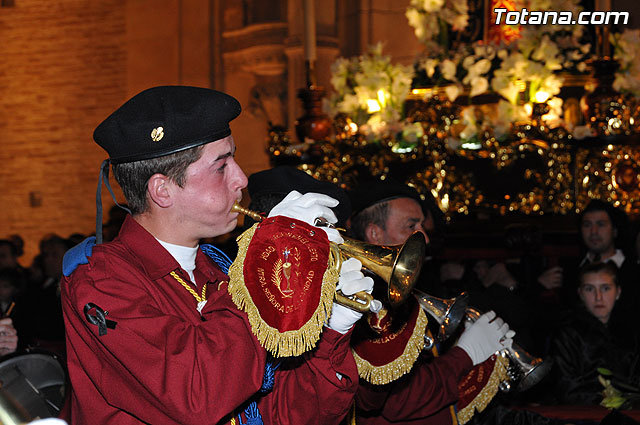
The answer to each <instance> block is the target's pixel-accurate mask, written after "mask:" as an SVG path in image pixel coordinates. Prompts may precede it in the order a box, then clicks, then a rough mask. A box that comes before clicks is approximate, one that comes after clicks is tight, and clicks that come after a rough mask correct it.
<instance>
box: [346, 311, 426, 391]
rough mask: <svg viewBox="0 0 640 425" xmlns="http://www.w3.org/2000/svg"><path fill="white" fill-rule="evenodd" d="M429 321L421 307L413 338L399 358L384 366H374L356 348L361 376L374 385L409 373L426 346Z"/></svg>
mask: <svg viewBox="0 0 640 425" xmlns="http://www.w3.org/2000/svg"><path fill="white" fill-rule="evenodd" d="M427 323H428V319H427V315H426V314H425V313H424V311H423V310H422V309H421V308H420V309H419V311H418V318H417V319H416V325H415V327H414V329H413V334H412V335H411V338H409V341H408V342H407V346H406V347H405V348H404V352H403V353H402V354H401V355H400V356H399V357H398V358H396V359H395V360H393V361H392V362H390V363H387V364H386V365H384V366H374V365H372V364H371V363H369V362H368V361H367V360H365V359H363V358H362V357H360V356H359V355H358V354H357V353H356V351H355V350H352V352H353V357H354V358H355V360H356V365H357V366H358V375H359V376H360V378H362V379H364V380H365V381H367V382H370V383H372V384H374V385H385V384H388V383H390V382H393V381H395V380H396V379H398V378H400V377H401V376H402V375H404V374H406V373H409V371H410V370H411V368H412V367H413V365H414V363H415V362H416V360H417V359H418V356H419V355H420V352H421V351H422V348H423V347H424V335H425V332H426V330H427Z"/></svg>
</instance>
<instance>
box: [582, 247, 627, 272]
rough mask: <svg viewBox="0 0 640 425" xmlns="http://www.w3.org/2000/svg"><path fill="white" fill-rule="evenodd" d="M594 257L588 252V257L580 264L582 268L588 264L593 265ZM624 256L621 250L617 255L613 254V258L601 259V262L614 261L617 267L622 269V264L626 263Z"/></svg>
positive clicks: (617, 251)
mask: <svg viewBox="0 0 640 425" xmlns="http://www.w3.org/2000/svg"><path fill="white" fill-rule="evenodd" d="M593 257H594V255H593V254H592V253H591V252H587V255H585V256H584V258H583V259H582V261H581V262H580V267H582V266H584V265H585V264H586V263H591V262H593ZM624 259H625V257H624V254H623V253H622V250H620V249H616V252H615V254H613V255H612V256H611V257H608V258H601V259H600V261H609V260H611V261H613V262H614V263H615V264H616V266H617V267H618V268H620V267H622V263H624Z"/></svg>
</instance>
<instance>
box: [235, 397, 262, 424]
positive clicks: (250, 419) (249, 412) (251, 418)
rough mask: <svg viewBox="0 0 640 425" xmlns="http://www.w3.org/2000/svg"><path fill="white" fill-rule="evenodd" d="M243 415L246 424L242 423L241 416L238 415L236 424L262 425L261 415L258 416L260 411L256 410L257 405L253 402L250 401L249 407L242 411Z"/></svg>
mask: <svg viewBox="0 0 640 425" xmlns="http://www.w3.org/2000/svg"><path fill="white" fill-rule="evenodd" d="M244 415H245V416H246V418H247V422H244V423H243V422H242V418H241V415H238V422H239V423H240V425H263V424H264V422H262V415H261V414H260V410H258V404H257V403H256V402H255V401H252V402H251V404H249V407H247V409H246V410H245V411H244Z"/></svg>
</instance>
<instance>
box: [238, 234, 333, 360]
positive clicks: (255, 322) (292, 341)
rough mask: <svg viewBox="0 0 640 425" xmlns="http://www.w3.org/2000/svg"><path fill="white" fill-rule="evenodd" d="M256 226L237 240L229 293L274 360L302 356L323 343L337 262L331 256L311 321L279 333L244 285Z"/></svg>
mask: <svg viewBox="0 0 640 425" xmlns="http://www.w3.org/2000/svg"><path fill="white" fill-rule="evenodd" d="M257 226H258V223H256V224H254V225H253V227H251V228H250V229H248V230H247V231H245V232H244V233H243V234H241V235H240V236H239V237H238V239H237V242H238V256H237V257H236V259H235V261H234V262H233V264H232V265H231V267H230V268H229V285H228V287H227V290H228V292H229V294H230V295H231V299H232V300H233V302H234V304H235V305H236V306H237V307H238V308H239V309H240V310H242V311H244V312H245V313H247V316H248V317H249V324H250V325H251V331H252V332H253V334H254V335H255V336H256V338H257V339H258V341H259V342H260V345H262V346H263V347H264V348H265V349H266V350H267V351H269V352H270V353H271V354H272V355H273V356H274V357H290V356H299V355H301V354H303V353H305V352H307V351H309V350H311V349H312V348H314V347H315V345H316V343H317V342H318V339H320V334H321V333H322V328H323V326H324V324H325V322H326V321H327V319H328V317H329V316H330V315H331V307H332V304H333V298H334V296H335V293H336V282H338V271H337V269H336V267H335V258H334V257H333V256H329V261H328V263H329V264H328V265H327V269H326V271H325V273H324V275H323V277H322V289H321V294H320V302H319V303H318V307H317V308H316V310H315V311H314V312H313V314H312V315H311V318H310V319H309V321H307V323H305V324H304V325H303V326H302V327H301V328H300V329H298V330H295V331H285V332H280V331H279V330H278V329H276V328H274V327H272V326H270V325H268V324H267V323H266V322H265V321H264V320H263V319H262V317H260V312H259V311H258V308H257V307H256V305H255V304H254V302H253V300H252V299H251V295H250V294H249V290H248V289H247V287H246V285H245V284H244V273H243V269H244V259H245V257H246V256H247V250H248V249H249V244H250V243H251V240H252V239H253V235H254V233H255V231H256V227H257Z"/></svg>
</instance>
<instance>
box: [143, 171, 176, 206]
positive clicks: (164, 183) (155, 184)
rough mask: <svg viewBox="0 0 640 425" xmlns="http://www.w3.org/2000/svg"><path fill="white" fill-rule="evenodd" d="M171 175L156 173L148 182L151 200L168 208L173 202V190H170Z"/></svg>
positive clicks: (148, 192)
mask: <svg viewBox="0 0 640 425" xmlns="http://www.w3.org/2000/svg"><path fill="white" fill-rule="evenodd" d="M170 184H171V182H170V181H169V177H167V176H165V175H164V174H160V173H156V174H154V175H153V176H151V178H149V181H148V182H147V194H148V195H149V199H150V200H151V202H153V203H154V204H156V205H157V206H159V207H160V208H167V207H170V206H171V205H172V204H173V199H172V198H171V191H170V190H169V185H170Z"/></svg>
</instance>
